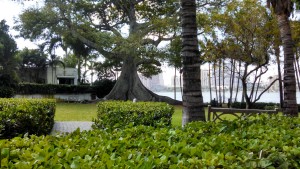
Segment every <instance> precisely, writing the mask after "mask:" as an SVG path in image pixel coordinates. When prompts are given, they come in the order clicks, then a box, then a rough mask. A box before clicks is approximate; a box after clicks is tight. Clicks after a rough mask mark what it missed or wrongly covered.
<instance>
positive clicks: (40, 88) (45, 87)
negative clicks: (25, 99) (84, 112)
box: [16, 83, 93, 94]
mask: <svg viewBox="0 0 300 169" xmlns="http://www.w3.org/2000/svg"><path fill="white" fill-rule="evenodd" d="M92 91H93V90H92V89H91V87H90V86H88V85H62V84H61V85H57V84H36V83H20V84H19V85H18V87H17V89H16V93H18V94H56V93H90V92H92Z"/></svg>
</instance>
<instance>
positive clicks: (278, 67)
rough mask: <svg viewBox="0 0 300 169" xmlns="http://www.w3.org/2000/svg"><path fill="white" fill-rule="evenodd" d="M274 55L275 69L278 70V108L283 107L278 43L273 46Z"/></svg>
mask: <svg viewBox="0 0 300 169" xmlns="http://www.w3.org/2000/svg"><path fill="white" fill-rule="evenodd" d="M275 56H276V61H277V71H278V79H279V80H278V83H279V98H280V108H282V107H283V89H282V77H281V68H280V58H279V57H280V48H279V45H276V46H275Z"/></svg>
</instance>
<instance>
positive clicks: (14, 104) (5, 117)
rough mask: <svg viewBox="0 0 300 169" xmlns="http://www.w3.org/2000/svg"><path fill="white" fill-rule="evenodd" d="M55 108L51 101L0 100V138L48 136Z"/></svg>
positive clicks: (52, 123)
mask: <svg viewBox="0 0 300 169" xmlns="http://www.w3.org/2000/svg"><path fill="white" fill-rule="evenodd" d="M55 107H56V103H55V100H51V99H3V98H2V99H0V138H12V137H15V136H18V135H24V134H25V133H28V134H35V135H43V134H49V133H50V132H51V130H52V128H53V125H54V114H55Z"/></svg>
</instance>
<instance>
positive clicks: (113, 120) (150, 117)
mask: <svg viewBox="0 0 300 169" xmlns="http://www.w3.org/2000/svg"><path fill="white" fill-rule="evenodd" d="M173 114H174V107H173V106H170V105H168V104H167V103H162V102H136V103H134V102H131V101H126V102H124V101H105V102H99V103H98V110H97V118H96V119H95V120H94V122H95V125H94V128H101V129H104V128H110V129H111V128H124V127H126V126H127V125H133V126H137V125H146V126H154V127H158V126H171V121H172V115H173Z"/></svg>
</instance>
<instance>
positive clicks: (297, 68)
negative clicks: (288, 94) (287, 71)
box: [295, 48, 300, 91]
mask: <svg viewBox="0 0 300 169" xmlns="http://www.w3.org/2000/svg"><path fill="white" fill-rule="evenodd" d="M295 53H296V58H295V70H296V75H297V76H296V77H297V86H298V91H300V82H299V77H300V69H299V62H298V60H299V56H298V48H296V52H295Z"/></svg>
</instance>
